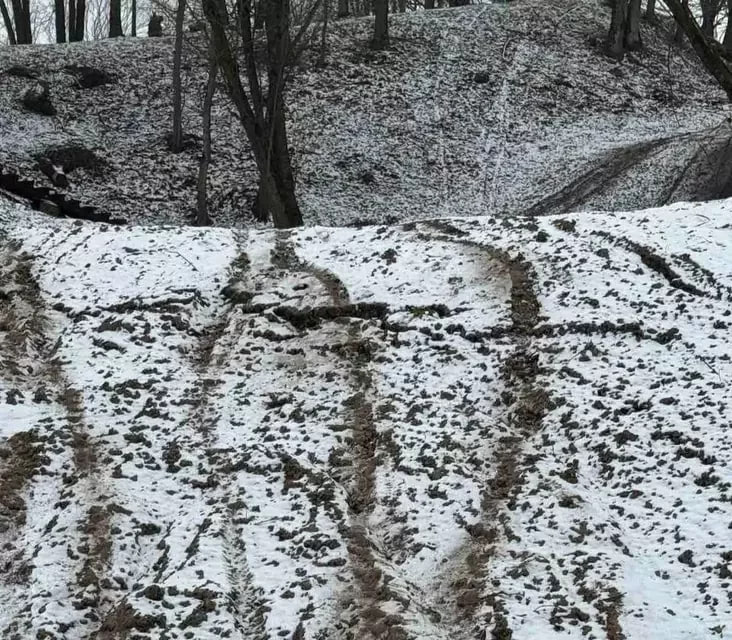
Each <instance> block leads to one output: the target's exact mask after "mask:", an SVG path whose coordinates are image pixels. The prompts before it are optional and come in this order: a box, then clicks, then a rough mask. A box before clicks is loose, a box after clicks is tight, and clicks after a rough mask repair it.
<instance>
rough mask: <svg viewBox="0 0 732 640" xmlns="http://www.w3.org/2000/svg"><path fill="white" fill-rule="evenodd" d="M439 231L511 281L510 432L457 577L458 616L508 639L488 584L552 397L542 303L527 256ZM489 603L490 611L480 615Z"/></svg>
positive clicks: (450, 229) (442, 227)
mask: <svg viewBox="0 0 732 640" xmlns="http://www.w3.org/2000/svg"><path fill="white" fill-rule="evenodd" d="M427 224H429V225H430V226H431V227H432V228H434V229H435V230H436V231H439V232H440V233H441V234H444V235H441V236H440V238H439V239H440V240H447V241H451V242H454V243H456V244H459V245H463V246H469V247H473V248H477V249H480V250H482V251H483V252H485V253H486V255H488V256H489V257H490V258H491V259H493V260H496V261H497V262H498V263H499V264H501V265H503V267H504V268H505V269H506V271H507V273H508V276H509V278H510V281H511V293H510V306H511V310H510V316H511V327H510V331H509V332H507V335H508V336H510V339H511V342H512V343H513V351H512V352H511V354H510V355H509V356H508V358H507V359H506V360H505V362H504V363H503V366H502V378H503V381H504V384H505V388H506V390H507V393H506V400H505V401H506V402H507V406H506V412H505V422H506V424H507V425H508V427H509V429H510V431H511V432H512V433H511V434H510V435H508V436H504V437H502V438H500V440H499V444H498V448H497V450H496V452H495V454H494V459H493V467H494V469H495V472H494V474H493V476H492V477H490V478H488V479H487V480H486V482H485V485H484V489H483V492H482V496H481V517H480V521H479V522H478V523H477V524H476V525H473V526H472V527H471V535H472V540H471V543H470V548H469V549H467V550H466V551H467V553H466V554H465V566H464V567H463V570H462V571H461V572H460V573H461V574H462V576H459V577H458V578H457V579H454V580H453V586H454V588H455V593H454V603H455V607H456V609H457V612H456V620H459V619H460V617H461V616H462V615H465V614H468V615H469V616H470V617H471V618H472V620H473V623H474V625H475V626H476V632H479V631H480V630H481V629H485V628H486V627H488V626H492V636H491V637H493V638H510V637H511V633H512V632H511V630H510V628H509V626H508V621H507V619H506V616H505V606H504V604H503V601H502V597H501V595H500V594H499V593H498V592H494V591H492V590H491V588H490V587H489V586H488V585H490V580H489V578H490V570H491V559H492V557H493V556H494V554H495V551H496V547H497V546H498V545H499V544H500V542H501V539H502V537H504V535H505V534H504V531H503V530H502V529H501V525H504V526H505V524H506V521H507V519H508V515H507V513H506V508H507V505H508V503H509V501H511V500H512V499H514V497H515V495H516V494H517V493H518V491H519V490H520V487H521V484H522V476H523V472H524V470H525V463H524V462H523V461H522V459H521V457H522V456H521V454H522V451H523V447H524V443H525V442H526V441H527V440H529V439H530V438H531V437H533V436H534V435H535V434H536V433H537V432H538V431H539V430H540V428H541V422H542V419H543V417H544V415H545V413H546V411H547V407H548V401H549V397H548V394H547V392H546V391H545V390H544V389H542V388H541V387H540V386H539V384H538V381H537V378H538V376H539V358H538V355H537V354H536V353H535V352H534V349H533V331H534V329H535V328H536V326H537V325H538V322H539V316H540V311H541V305H540V303H539V301H538V299H537V297H536V292H535V285H534V274H533V268H532V266H531V265H530V264H529V262H527V261H526V260H525V259H524V258H523V256H521V255H518V256H516V257H513V256H510V255H509V254H507V253H506V252H504V251H502V250H499V249H496V248H494V247H491V246H488V245H483V244H481V243H479V242H475V241H472V240H470V239H468V238H467V237H466V235H467V234H465V233H464V232H462V231H461V230H460V229H458V228H456V227H454V226H453V225H451V224H450V223H448V222H444V221H440V222H434V223H427ZM486 606H487V608H488V610H489V613H488V614H487V616H486V619H485V620H483V619H481V618H482V616H483V615H484V611H485V609H486Z"/></svg>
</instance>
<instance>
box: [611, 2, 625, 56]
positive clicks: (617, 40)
mask: <svg viewBox="0 0 732 640" xmlns="http://www.w3.org/2000/svg"><path fill="white" fill-rule="evenodd" d="M627 9H628V2H627V0H613V12H612V17H611V18H610V32H609V33H608V35H607V53H608V55H610V56H612V57H613V58H615V59H616V60H622V59H623V56H624V55H625V22H626V19H627Z"/></svg>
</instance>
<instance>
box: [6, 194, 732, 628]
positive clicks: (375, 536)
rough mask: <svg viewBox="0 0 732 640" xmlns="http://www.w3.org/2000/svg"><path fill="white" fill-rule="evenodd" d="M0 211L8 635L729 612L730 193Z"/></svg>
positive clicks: (674, 617)
mask: <svg viewBox="0 0 732 640" xmlns="http://www.w3.org/2000/svg"><path fill="white" fill-rule="evenodd" d="M0 229H2V234H0V257H1V260H0V263H1V264H0V272H1V273H2V281H1V282H0V298H1V299H2V300H3V306H2V308H0V335H1V336H2V342H0V358H1V359H2V362H3V371H2V374H0V428H1V429H2V432H1V433H0V436H1V437H2V445H0V495H1V496H2V499H0V523H1V524H2V527H1V528H0V531H2V533H0V537H2V545H1V548H2V561H3V566H4V568H5V575H6V578H4V581H3V582H2V585H1V586H0V596H1V599H2V603H3V604H2V606H0V629H2V633H1V635H2V636H3V637H4V638H27V637H34V638H35V637H46V638H58V639H60V638H64V639H69V640H75V639H81V638H105V637H108V638H115V637H138V638H171V639H172V638H187V637H188V638H190V637H194V638H202V639H205V638H225V637H231V638H234V637H242V638H279V637H284V638H308V639H311V638H314V639H318V638H344V639H345V638H351V637H375V638H405V639H406V638H430V639H441V640H455V639H457V640H460V639H463V638H465V639H466V640H467V639H468V638H470V639H472V638H475V637H479V634H480V633H483V632H485V633H487V637H492V638H508V637H513V638H514V640H523V639H526V640H533V639H534V638H553V637H557V638H559V637H562V638H567V637H569V638H578V639H579V638H598V639H608V640H613V639H615V638H621V637H626V638H633V639H635V638H644V639H645V638H695V639H696V638H711V639H713V638H725V637H729V633H730V629H732V588H731V583H732V547H730V544H729V542H730V535H729V527H730V526H732V524H731V521H730V508H729V504H730V500H731V499H732V494H731V493H730V488H731V484H730V483H731V482H732V474H731V472H730V464H731V463H732V425H731V424H730V421H731V420H732V411H731V410H730V407H729V398H730V392H729V388H728V387H729V380H730V379H732V362H731V361H730V327H732V266H731V263H730V260H729V252H730V247H732V201H719V202H712V203H707V204H703V205H697V204H676V205H671V206H669V207H666V208H664V209H656V210H647V211H638V212H633V213H583V214H574V215H567V216H563V217H556V216H548V217H544V218H541V219H539V220H531V219H526V218H512V219H507V218H503V217H486V218H452V219H443V220H437V219H436V220H426V221H421V222H415V223H410V224H407V225H402V226H394V227H386V226H382V227H378V226H374V227H364V228H360V229H352V228H344V229H334V228H323V227H313V228H307V229H302V230H298V231H295V232H291V233H285V232H274V231H254V230H252V231H249V232H241V231H236V230H227V229H211V230H196V229H191V228H185V227H183V228H164V227H135V228H124V229H123V228H115V227H112V226H106V227H105V226H101V227H100V226H96V225H91V224H84V223H79V222H71V221H64V220H54V219H48V218H44V217H42V216H40V215H37V214H34V213H32V212H30V211H26V210H24V209H22V208H20V207H18V206H17V205H13V204H9V203H4V202H2V201H0ZM511 632H512V633H513V635H512V636H511V635H510V633H511Z"/></svg>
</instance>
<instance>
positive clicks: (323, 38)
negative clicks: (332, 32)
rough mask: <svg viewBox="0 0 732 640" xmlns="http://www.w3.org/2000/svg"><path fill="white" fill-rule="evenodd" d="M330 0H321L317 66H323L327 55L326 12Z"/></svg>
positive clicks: (327, 11)
mask: <svg viewBox="0 0 732 640" xmlns="http://www.w3.org/2000/svg"><path fill="white" fill-rule="evenodd" d="M329 8H330V0H323V24H322V25H321V30H320V53H319V54H318V66H320V67H324V66H325V64H326V58H327V56H328V13H329Z"/></svg>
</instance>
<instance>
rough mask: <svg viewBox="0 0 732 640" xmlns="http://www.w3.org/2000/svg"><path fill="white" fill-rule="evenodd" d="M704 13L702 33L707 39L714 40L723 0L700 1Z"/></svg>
mask: <svg viewBox="0 0 732 640" xmlns="http://www.w3.org/2000/svg"><path fill="white" fill-rule="evenodd" d="M699 4H700V5H701V13H702V27H701V28H702V32H703V33H704V35H705V36H707V38H714V30H715V27H716V24H717V16H718V15H719V12H720V11H721V10H722V4H723V0H700V3H699Z"/></svg>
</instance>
